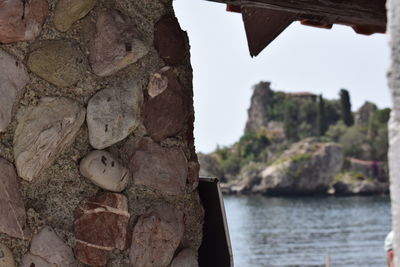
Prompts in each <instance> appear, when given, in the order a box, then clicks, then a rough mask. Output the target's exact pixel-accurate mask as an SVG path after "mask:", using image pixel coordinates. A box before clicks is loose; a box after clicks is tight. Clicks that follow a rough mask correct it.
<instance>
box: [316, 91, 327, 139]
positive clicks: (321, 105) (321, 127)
mask: <svg viewBox="0 0 400 267" xmlns="http://www.w3.org/2000/svg"><path fill="white" fill-rule="evenodd" d="M317 129H318V135H319V136H322V135H324V134H325V132H326V130H327V129H328V124H327V121H326V114H325V102H324V98H323V97H322V95H319V97H318V112H317Z"/></svg>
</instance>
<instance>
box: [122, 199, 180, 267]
mask: <svg viewBox="0 0 400 267" xmlns="http://www.w3.org/2000/svg"><path fill="white" fill-rule="evenodd" d="M183 232H184V222H183V213H182V212H180V211H178V210H176V209H174V208H173V207H171V206H169V205H167V204H162V205H159V206H157V207H155V208H154V209H153V210H152V211H150V212H148V213H146V214H143V215H142V216H140V218H139V220H138V222H137V224H136V225H135V228H134V230H133V235H132V245H131V249H130V252H129V259H130V261H131V265H132V266H135V267H151V266H155V265H156V266H158V267H166V266H168V265H169V264H170V262H171V260H172V258H173V256H174V253H175V250H176V249H177V248H178V246H179V244H180V242H181V240H182V238H183Z"/></svg>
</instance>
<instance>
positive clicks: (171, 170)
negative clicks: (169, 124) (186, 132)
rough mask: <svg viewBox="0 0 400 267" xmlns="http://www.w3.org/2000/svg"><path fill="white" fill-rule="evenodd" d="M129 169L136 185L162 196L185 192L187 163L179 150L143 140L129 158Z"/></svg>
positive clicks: (146, 139) (149, 140)
mask: <svg viewBox="0 0 400 267" xmlns="http://www.w3.org/2000/svg"><path fill="white" fill-rule="evenodd" d="M130 169H131V172H132V178H133V180H134V183H135V184H136V185H144V186H147V187H149V188H152V189H154V190H157V191H159V192H161V193H162V194H164V195H180V194H182V193H183V192H184V190H185V185H186V178H187V176H188V163H187V159H186V157H185V154H184V153H183V151H182V150H181V149H180V148H177V147H170V148H165V147H162V146H160V145H158V144H157V143H155V142H153V141H152V140H151V139H150V138H143V139H142V140H141V141H140V143H139V145H138V148H137V150H136V152H135V154H134V155H133V157H132V158H131V161H130Z"/></svg>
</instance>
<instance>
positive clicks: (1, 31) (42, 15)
mask: <svg viewBox="0 0 400 267" xmlns="http://www.w3.org/2000/svg"><path fill="white" fill-rule="evenodd" d="M47 14H48V4H47V1H46V0H35V1H10V0H0V43H13V42H19V41H32V40H34V39H35V38H36V37H37V36H38V35H39V34H40V32H41V30H42V24H43V23H44V21H45V20H46V17H47Z"/></svg>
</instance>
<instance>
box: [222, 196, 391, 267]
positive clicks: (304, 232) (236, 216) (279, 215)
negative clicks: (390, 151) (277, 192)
mask: <svg viewBox="0 0 400 267" xmlns="http://www.w3.org/2000/svg"><path fill="white" fill-rule="evenodd" d="M224 202H225V209H226V213H227V218H228V225H229V230H230V236H231V242H232V247H233V254H234V261H235V267H250V266H251V267H257V266H324V262H325V258H326V257H327V256H329V257H330V258H331V266H332V267H336V266H347V267H351V266H364V267H369V266H386V265H385V262H386V255H385V252H384V250H383V242H384V239H385V236H386V234H387V233H388V232H389V231H390V225H391V221H390V220H391V218H390V200H389V198H388V197H343V198H342V197H317V198H266V197H261V196H251V197H250V196H245V197H237V196H226V197H224Z"/></svg>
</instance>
